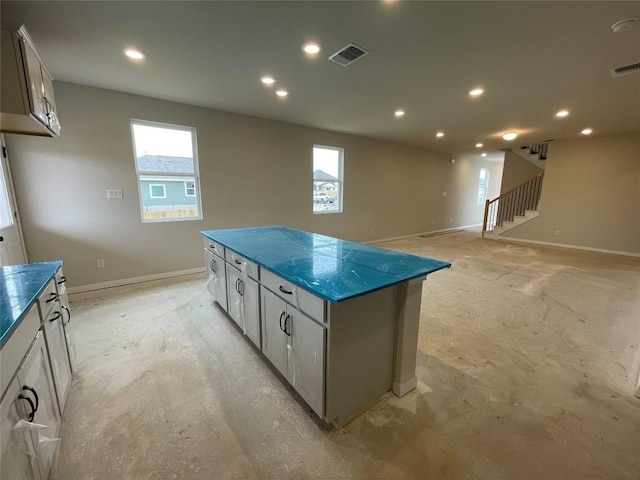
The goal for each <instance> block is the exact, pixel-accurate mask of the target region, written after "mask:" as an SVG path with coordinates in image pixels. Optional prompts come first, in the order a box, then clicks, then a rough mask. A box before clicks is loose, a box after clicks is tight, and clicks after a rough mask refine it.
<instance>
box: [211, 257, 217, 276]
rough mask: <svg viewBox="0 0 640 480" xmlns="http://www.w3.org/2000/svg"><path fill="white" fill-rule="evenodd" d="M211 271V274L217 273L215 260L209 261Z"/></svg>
mask: <svg viewBox="0 0 640 480" xmlns="http://www.w3.org/2000/svg"><path fill="white" fill-rule="evenodd" d="M211 271H212V272H213V273H218V264H217V263H216V261H215V260H211Z"/></svg>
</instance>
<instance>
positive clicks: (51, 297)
mask: <svg viewBox="0 0 640 480" xmlns="http://www.w3.org/2000/svg"><path fill="white" fill-rule="evenodd" d="M57 299H58V294H57V293H53V292H51V293H50V294H49V298H48V299H47V300H46V303H49V302H54V301H56V300H57Z"/></svg>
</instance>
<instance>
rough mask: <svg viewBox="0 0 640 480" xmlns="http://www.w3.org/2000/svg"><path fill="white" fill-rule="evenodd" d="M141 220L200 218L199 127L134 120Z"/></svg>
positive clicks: (162, 220)
mask: <svg viewBox="0 0 640 480" xmlns="http://www.w3.org/2000/svg"><path fill="white" fill-rule="evenodd" d="M131 131H132V136H133V147H134V157H135V165H136V174H137V176H138V190H139V193H140V210H141V217H142V222H143V223H147V222H167V221H177V220H201V219H202V208H201V202H200V179H199V173H198V153H197V148H196V130H195V128H192V127H183V126H177V125H166V124H162V123H153V122H146V121H141V120H132V121H131Z"/></svg>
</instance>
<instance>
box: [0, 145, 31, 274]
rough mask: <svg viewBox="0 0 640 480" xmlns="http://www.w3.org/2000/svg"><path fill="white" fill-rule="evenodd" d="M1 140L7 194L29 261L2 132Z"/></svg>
mask: <svg viewBox="0 0 640 480" xmlns="http://www.w3.org/2000/svg"><path fill="white" fill-rule="evenodd" d="M0 140H1V144H2V151H0V161H1V162H2V168H3V170H4V172H5V179H4V180H5V182H6V187H7V194H8V196H9V206H10V208H11V211H12V212H11V213H12V214H13V220H14V222H15V223H14V225H15V227H16V229H17V231H18V238H19V240H20V249H21V250H22V252H21V253H22V256H23V257H24V262H25V263H28V262H29V259H28V257H27V249H26V248H25V245H24V236H23V235H22V224H21V222H20V214H19V213H18V202H17V200H16V195H15V190H14V188H13V178H12V176H11V167H10V166H9V155H8V153H7V145H6V143H5V141H4V134H0Z"/></svg>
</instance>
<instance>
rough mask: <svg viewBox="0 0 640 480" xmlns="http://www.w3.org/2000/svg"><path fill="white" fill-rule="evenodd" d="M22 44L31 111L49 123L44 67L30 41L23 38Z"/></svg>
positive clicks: (43, 121)
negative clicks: (41, 65) (43, 75)
mask: <svg viewBox="0 0 640 480" xmlns="http://www.w3.org/2000/svg"><path fill="white" fill-rule="evenodd" d="M20 46H21V47H22V49H23V52H24V59H25V65H24V67H25V74H26V76H27V85H28V88H29V103H30V106H31V113H32V114H33V115H34V116H35V117H36V118H37V119H38V120H40V121H41V122H42V123H43V124H44V125H48V121H47V110H46V107H45V103H44V85H43V83H42V68H41V67H40V59H39V58H38V55H37V54H36V51H35V50H34V49H33V47H32V46H31V45H30V44H29V43H28V42H25V41H24V40H22V41H21V42H20Z"/></svg>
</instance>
